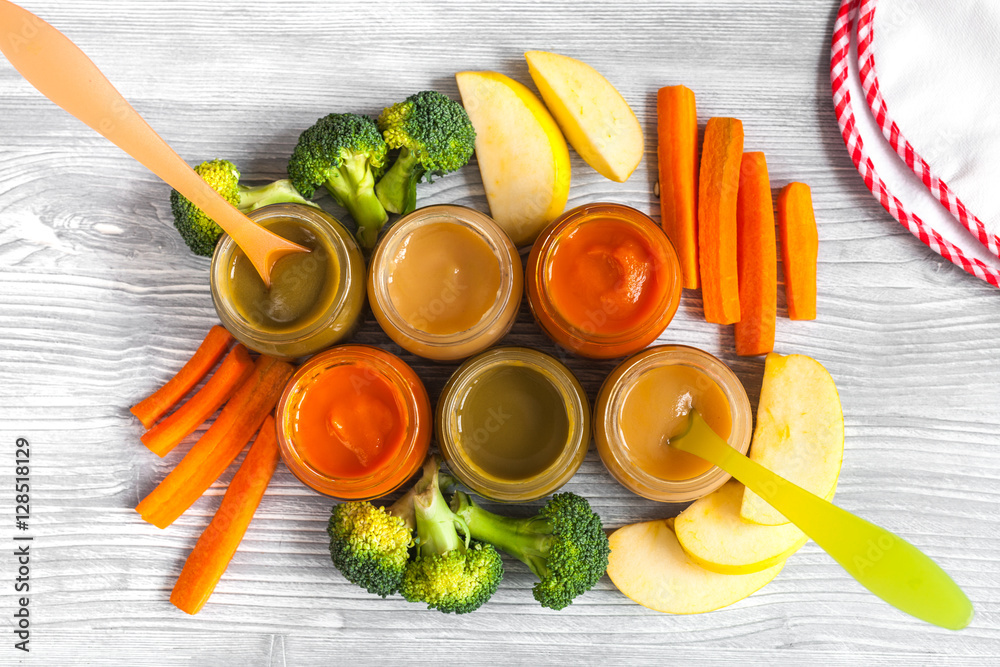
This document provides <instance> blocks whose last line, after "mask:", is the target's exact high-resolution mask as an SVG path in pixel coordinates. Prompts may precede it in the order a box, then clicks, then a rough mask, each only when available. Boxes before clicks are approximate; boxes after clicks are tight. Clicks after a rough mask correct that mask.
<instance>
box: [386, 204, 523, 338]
mask: <svg viewBox="0 0 1000 667" xmlns="http://www.w3.org/2000/svg"><path fill="white" fill-rule="evenodd" d="M435 223H452V224H458V225H460V226H462V227H464V228H465V229H468V230H470V231H472V232H473V233H474V234H475V235H476V237H477V238H479V239H481V240H482V241H484V242H485V243H486V245H487V246H488V247H489V248H490V250H491V251H492V252H493V255H494V257H495V258H496V260H497V264H498V266H499V268H500V287H499V290H498V292H497V299H496V300H495V301H494V302H493V304H492V305H491V306H490V308H489V310H487V311H486V312H485V313H483V315H482V317H481V318H480V319H479V321H478V322H476V323H475V324H474V325H472V326H471V327H470V328H468V329H466V330H464V331H457V332H454V333H449V334H433V333H429V332H427V331H424V330H422V329H418V328H417V327H416V326H414V325H412V324H411V323H410V322H408V321H407V320H406V319H405V318H404V317H403V316H402V315H401V314H400V313H399V311H398V310H397V309H396V306H395V304H394V303H393V300H392V298H391V297H390V296H389V277H390V272H389V271H387V270H385V265H386V264H387V263H389V262H390V261H392V257H393V256H394V255H395V251H396V250H397V249H398V248H399V246H400V244H401V243H402V242H403V241H405V240H406V237H407V236H408V235H409V234H410V233H411V232H412V231H413V230H414V229H416V228H417V227H421V226H424V225H430V224H435ZM520 271H521V261H520V255H518V253H517V249H516V248H514V246H513V244H512V243H511V241H510V238H509V237H508V236H507V234H506V232H504V231H503V229H502V228H501V227H500V226H499V225H498V224H497V223H496V222H495V221H494V220H493V219H492V218H491V217H489V216H488V215H486V214H485V213H481V212H480V211H477V210H475V209H472V208H469V207H467V206H460V205H458V204H435V205H431V206H425V207H423V208H418V209H416V210H415V211H412V212H411V213H408V214H407V215H405V216H403V217H402V218H400V219H399V220H398V221H397V222H396V223H394V224H393V225H392V226H391V227H390V228H389V230H388V231H387V232H386V233H385V234H384V235H383V236H382V238H381V239H380V240H379V243H378V245H377V246H376V248H375V251H374V252H373V253H372V258H371V262H370V264H369V285H371V286H372V294H371V295H370V299H371V300H372V301H373V302H376V303H377V306H378V309H379V310H381V311H382V314H383V315H384V317H385V318H386V319H387V320H388V323H387V324H388V325H389V326H391V327H393V328H395V329H396V330H398V331H399V332H401V333H402V334H403V335H405V336H406V337H407V338H410V339H412V340H414V341H417V342H418V343H419V344H420V345H421V346H422V347H426V348H439V349H444V348H449V347H454V346H459V345H462V344H464V343H468V342H470V341H473V340H475V339H476V338H478V337H479V336H482V335H483V334H485V333H487V332H488V331H489V330H490V328H492V327H493V325H494V323H495V322H496V320H497V319H498V318H499V317H501V316H502V315H503V314H504V313H505V312H506V311H507V310H509V309H510V306H511V301H513V300H515V299H516V300H517V301H520V299H521V294H520V291H519V290H517V289H515V287H516V286H517V283H518V280H517V277H519V274H520ZM514 312H515V315H516V309H514ZM511 323H513V318H512V320H511ZM380 324H381V322H380ZM501 335H502V334H501ZM497 338H499V336H498V337H497Z"/></svg>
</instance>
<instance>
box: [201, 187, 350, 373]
mask: <svg viewBox="0 0 1000 667" xmlns="http://www.w3.org/2000/svg"><path fill="white" fill-rule="evenodd" d="M249 217H250V219H251V220H253V221H254V222H256V223H257V224H259V225H261V226H263V227H266V228H267V229H269V230H271V231H272V232H274V233H276V234H277V235H278V236H282V237H284V238H286V239H288V240H290V241H294V242H295V243H298V244H299V245H302V246H305V247H306V248H309V249H310V251H311V252H309V253H293V254H290V255H285V256H284V257H282V258H281V259H279V260H278V261H277V262H276V263H275V265H274V269H273V270H272V271H271V286H270V288H268V287H265V286H264V281H262V280H261V278H260V275H258V273H257V270H256V269H255V268H254V267H253V265H252V264H251V263H250V261H249V260H248V259H247V257H246V255H245V254H244V253H243V251H242V250H240V248H239V246H237V245H236V243H235V242H234V241H233V239H232V238H230V237H229V236H228V235H226V236H223V237H222V239H220V240H219V244H218V245H217V246H216V247H215V254H214V255H212V269H211V281H212V302H213V303H214V304H215V310H216V312H217V313H218V314H219V319H220V320H221V321H222V324H223V326H225V327H226V329H228V330H229V331H230V333H232V334H233V336H235V337H236V339H237V340H239V341H240V342H241V343H243V344H244V345H246V346H247V347H249V348H250V349H252V350H256V351H257V352H262V353H265V354H270V355H272V356H275V357H282V358H285V359H293V358H295V357H303V356H306V355H310V354H314V353H315V352H319V351H320V350H322V349H325V348H327V347H330V346H331V345H333V344H335V343H338V342H340V341H342V340H343V339H345V338H347V337H348V336H349V335H350V334H351V333H353V331H354V329H355V327H356V326H357V324H358V322H359V320H360V319H361V309H362V306H363V305H364V302H365V260H364V257H363V256H362V255H361V250H360V249H359V248H358V245H357V243H355V241H354V237H353V236H352V235H351V234H350V232H348V231H347V230H346V229H345V228H344V226H343V225H341V224H340V223H339V222H337V220H336V219H334V218H333V217H332V216H330V215H328V214H327V213H325V212H323V211H321V210H319V209H316V208H312V207H310V206H303V205H301V204H272V205H271V206H264V207H262V208H259V209H257V210H256V211H251V212H250V213H249Z"/></svg>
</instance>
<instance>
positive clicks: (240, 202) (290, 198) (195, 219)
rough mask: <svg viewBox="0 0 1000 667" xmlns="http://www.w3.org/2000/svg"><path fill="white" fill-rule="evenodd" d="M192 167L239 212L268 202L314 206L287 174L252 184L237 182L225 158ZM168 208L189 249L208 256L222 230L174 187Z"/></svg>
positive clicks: (234, 172)
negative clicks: (276, 179) (283, 176)
mask: <svg viewBox="0 0 1000 667" xmlns="http://www.w3.org/2000/svg"><path fill="white" fill-rule="evenodd" d="M194 170H195V172H197V174H198V175H199V176H201V177H202V178H203V179H205V182H206V183H208V184H209V185H211V186H212V189H213V190H215V191H216V192H218V193H219V194H220V195H222V196H223V197H224V198H225V199H226V201H228V202H229V203H230V204H232V205H233V206H235V207H236V208H238V209H239V210H240V211H242V212H243V213H249V212H250V211H253V210H255V209H258V208H260V207H261V206H267V205H268V204H306V205H307V206H316V205H315V204H313V203H312V202H310V201H308V200H306V199H305V198H303V197H302V195H300V194H299V192H298V190H296V189H295V188H294V187H293V186H292V182H291V181H290V180H288V179H287V178H285V179H281V180H279V181H274V182H273V183H268V184H267V185H260V186H257V187H252V188H251V187H247V186H245V185H241V184H240V170H239V169H237V168H236V165H235V164H233V163H232V162H230V161H229V160H210V161H208V162H202V163H201V164H199V165H198V166H197V167H195V168H194ZM170 210H171V211H173V214H174V227H176V228H177V231H178V232H180V234H181V238H183V239H184V242H185V243H187V246H188V247H189V248H190V249H191V252H193V253H194V254H196V255H202V256H204V257H211V256H212V253H213V252H214V251H215V244H216V243H218V241H219V238H221V237H222V234H223V233H224V232H223V230H222V227H219V225H218V224H217V223H216V222H215V220H212V219H211V218H210V217H208V216H207V215H205V213H204V212H202V210H201V209H200V208H198V207H197V206H195V205H194V204H193V203H191V201H190V200H189V199H187V198H186V197H184V195H182V194H181V193H179V192H177V191H176V190H171V191H170Z"/></svg>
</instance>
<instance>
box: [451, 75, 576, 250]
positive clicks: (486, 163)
mask: <svg viewBox="0 0 1000 667" xmlns="http://www.w3.org/2000/svg"><path fill="white" fill-rule="evenodd" d="M455 80H456V81H457V82H458V92H459V93H460V94H461V96H462V104H463V105H464V106H465V111H466V112H467V113H468V114H469V119H470V120H471V121H472V126H473V127H474V128H476V160H477V161H478V163H479V173H480V175H481V176H482V177H483V187H484V188H485V190H486V199H487V201H488V202H489V204H490V213H491V214H492V216H493V219H494V220H496V222H497V224H498V225H500V227H502V228H503V230H504V231H505V232H507V234H508V235H509V236H510V238H511V241H513V243H514V245H516V246H525V245H530V244H531V243H532V242H534V240H535V238H536V237H537V236H538V234H539V232H541V231H542V229H544V228H545V226H546V225H548V224H549V223H550V222H552V221H553V220H554V219H555V218H556V217H558V216H559V214H560V213H562V212H563V209H565V208H566V200H567V199H568V198H569V183H570V164H569V149H568V148H567V147H566V140H565V139H564V138H563V135H562V132H560V131H559V126H558V125H556V121H555V120H554V119H553V118H552V115H551V114H550V113H549V112H548V110H547V109H546V108H545V105H544V104H542V101H541V100H540V99H538V98H537V97H535V95H534V93H532V92H531V91H530V90H528V88H527V87H525V86H524V85H523V84H521V83H518V82H517V81H514V80H513V79H511V78H509V77H507V76H504V75H503V74H499V73H497V72H459V73H458V74H456V75H455Z"/></svg>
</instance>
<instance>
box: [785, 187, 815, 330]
mask: <svg viewBox="0 0 1000 667" xmlns="http://www.w3.org/2000/svg"><path fill="white" fill-rule="evenodd" d="M778 230H779V233H780V234H781V262H782V264H784V267H785V297H786V298H787V300H788V317H789V318H790V319H793V320H815V319H816V255H817V252H818V250H819V233H818V232H817V230H816V214H815V213H814V212H813V204H812V193H811V192H810V191H809V186H808V185H806V184H805V183H789V184H788V185H786V186H785V187H784V188H782V189H781V193H780V194H779V195H778Z"/></svg>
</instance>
